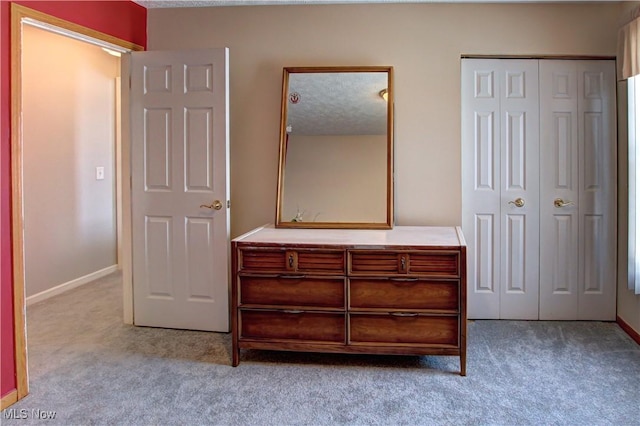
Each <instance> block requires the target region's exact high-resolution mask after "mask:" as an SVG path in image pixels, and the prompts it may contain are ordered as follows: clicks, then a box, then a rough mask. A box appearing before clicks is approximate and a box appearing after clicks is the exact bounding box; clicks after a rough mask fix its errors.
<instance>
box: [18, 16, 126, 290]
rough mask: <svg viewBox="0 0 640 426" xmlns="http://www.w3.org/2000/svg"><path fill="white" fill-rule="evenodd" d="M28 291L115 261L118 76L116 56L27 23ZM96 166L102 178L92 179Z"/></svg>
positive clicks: (76, 276)
mask: <svg viewBox="0 0 640 426" xmlns="http://www.w3.org/2000/svg"><path fill="white" fill-rule="evenodd" d="M23 28H24V30H23V31H24V33H23V80H22V88H23V119H24V125H23V129H24V134H23V146H24V209H25V267H26V295H27V296H33V295H35V294H38V293H40V292H42V291H45V290H47V289H50V288H52V287H55V286H57V285H60V284H63V283H67V282H69V281H72V280H75V279H78V278H80V277H83V276H85V275H88V274H91V273H93V272H96V271H98V270H101V269H104V268H106V267H109V266H113V265H114V264H116V263H117V260H116V223H115V180H114V158H115V154H114V151H115V121H114V120H115V82H114V79H115V77H116V75H117V72H118V70H119V60H118V59H117V58H114V57H113V56H110V55H108V54H106V53H105V52H103V51H102V50H101V49H100V48H98V47H95V46H91V45H88V44H86V43H81V42H79V41H76V40H73V39H70V38H67V37H63V36H59V35H55V34H52V33H49V32H47V31H44V30H40V29H37V28H33V27H30V26H28V25H25V26H24V27H23ZM96 166H104V167H105V179H104V180H99V181H98V180H96V179H95V173H96V171H95V168H96Z"/></svg>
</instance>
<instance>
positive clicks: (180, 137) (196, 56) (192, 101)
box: [131, 49, 229, 332]
mask: <svg viewBox="0 0 640 426" xmlns="http://www.w3.org/2000/svg"><path fill="white" fill-rule="evenodd" d="M131 64H132V65H131V69H132V71H131V116H132V120H131V128H132V139H131V145H132V148H131V149H132V152H131V155H132V160H131V162H132V210H133V213H132V215H133V217H132V232H133V294H134V304H133V306H134V324H135V325H140V326H152V327H166V328H179V329H192V330H207V331H223V332H226V331H229V212H228V203H227V201H228V193H229V178H228V134H229V133H228V128H229V126H228V50H227V49H212V50H194V51H175V52H171V51H151V52H140V53H133V54H132V61H131Z"/></svg>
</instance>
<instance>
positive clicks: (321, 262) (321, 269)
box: [238, 247, 345, 275]
mask: <svg viewBox="0 0 640 426" xmlns="http://www.w3.org/2000/svg"><path fill="white" fill-rule="evenodd" d="M344 259H345V252H344V250H304V249H299V250H286V249H281V248H277V247H276V248H240V249H239V250H238V271H240V272H305V273H318V274H334V275H344V272H345V262H344Z"/></svg>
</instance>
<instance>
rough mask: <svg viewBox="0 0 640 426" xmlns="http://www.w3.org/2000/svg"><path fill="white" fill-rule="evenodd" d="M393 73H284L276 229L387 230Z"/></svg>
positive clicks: (359, 70)
mask: <svg viewBox="0 0 640 426" xmlns="http://www.w3.org/2000/svg"><path fill="white" fill-rule="evenodd" d="M392 82H393V68H392V67H382V66H379V67H378V66H369V67H321V68H285V69H284V72H283V83H282V111H281V114H282V115H281V117H282V118H281V123H280V164H279V166H280V167H279V171H278V199H277V207H276V226H277V227H282V228H284V227H289V228H372V229H375V228H391V227H392V226H393V87H392V86H393V83H392Z"/></svg>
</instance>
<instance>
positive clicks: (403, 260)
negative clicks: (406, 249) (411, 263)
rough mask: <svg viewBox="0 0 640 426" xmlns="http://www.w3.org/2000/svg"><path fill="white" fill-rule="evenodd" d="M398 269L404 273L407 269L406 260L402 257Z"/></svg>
mask: <svg viewBox="0 0 640 426" xmlns="http://www.w3.org/2000/svg"><path fill="white" fill-rule="evenodd" d="M400 268H401V269H402V270H403V271H405V270H406V269H407V259H405V257H404V256H402V257H401V258H400Z"/></svg>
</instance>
